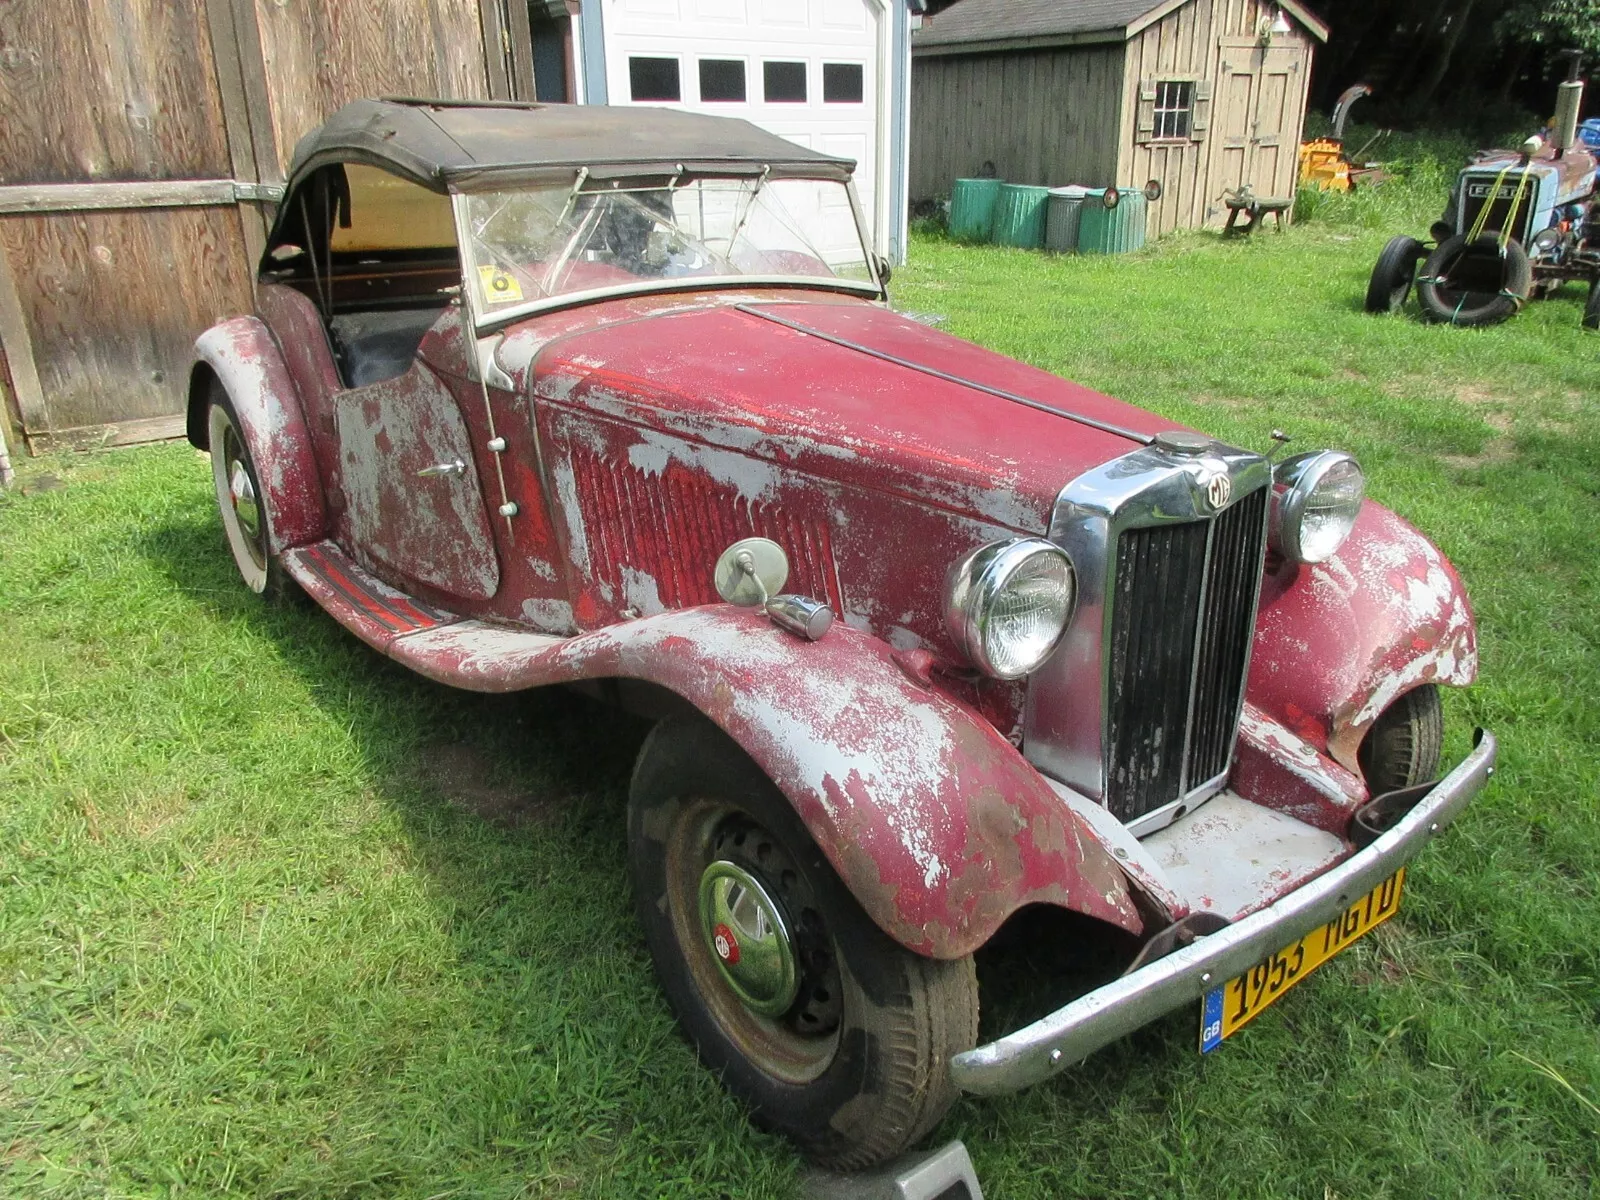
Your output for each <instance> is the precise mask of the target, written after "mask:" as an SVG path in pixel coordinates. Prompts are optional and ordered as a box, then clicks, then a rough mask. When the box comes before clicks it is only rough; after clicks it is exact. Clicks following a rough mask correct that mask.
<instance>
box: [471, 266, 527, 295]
mask: <svg viewBox="0 0 1600 1200" xmlns="http://www.w3.org/2000/svg"><path fill="white" fill-rule="evenodd" d="M478 278H479V279H480V280H481V281H482V282H483V295H484V299H486V300H487V301H488V302H489V303H490V304H509V303H511V302H512V301H513V300H521V299H522V285H521V284H520V283H518V282H517V280H516V277H515V276H512V275H507V274H506V273H505V272H504V271H502V270H501V269H500V268H499V267H479V268H478Z"/></svg>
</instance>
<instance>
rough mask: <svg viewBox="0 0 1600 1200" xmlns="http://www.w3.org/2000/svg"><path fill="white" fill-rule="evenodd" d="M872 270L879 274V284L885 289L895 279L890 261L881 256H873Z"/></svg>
mask: <svg viewBox="0 0 1600 1200" xmlns="http://www.w3.org/2000/svg"><path fill="white" fill-rule="evenodd" d="M872 269H873V270H875V271H876V272H877V273H878V282H879V283H881V284H883V286H884V287H888V286H889V280H891V279H892V278H894V268H893V267H891V266H890V265H889V260H888V259H887V258H885V257H884V256H883V255H881V254H874V255H873V256H872Z"/></svg>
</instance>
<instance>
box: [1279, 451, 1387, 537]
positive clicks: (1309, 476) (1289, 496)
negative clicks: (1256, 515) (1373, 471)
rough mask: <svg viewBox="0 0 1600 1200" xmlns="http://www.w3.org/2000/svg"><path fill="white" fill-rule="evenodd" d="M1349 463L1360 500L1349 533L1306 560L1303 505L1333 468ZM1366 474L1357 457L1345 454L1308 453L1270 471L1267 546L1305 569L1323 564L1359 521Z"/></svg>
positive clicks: (1280, 464)
mask: <svg viewBox="0 0 1600 1200" xmlns="http://www.w3.org/2000/svg"><path fill="white" fill-rule="evenodd" d="M1346 462H1347V463H1349V464H1350V465H1351V466H1353V467H1354V468H1355V469H1356V473H1357V474H1358V475H1359V476H1360V478H1361V498H1360V500H1359V501H1358V502H1357V504H1356V515H1355V517H1353V518H1352V519H1351V521H1350V529H1347V530H1345V533H1344V536H1343V537H1341V538H1340V539H1339V541H1338V542H1337V543H1336V544H1335V545H1334V547H1333V549H1331V550H1329V551H1328V553H1327V554H1324V555H1322V556H1320V557H1317V558H1308V557H1306V554H1305V548H1304V546H1303V544H1302V541H1301V535H1302V534H1303V532H1304V522H1305V515H1306V505H1307V504H1308V503H1310V500H1311V497H1312V496H1313V495H1314V494H1315V492H1316V490H1317V487H1318V485H1319V484H1321V483H1322V481H1323V479H1325V478H1326V477H1327V475H1328V472H1329V471H1331V470H1332V469H1333V468H1334V467H1335V466H1338V465H1339V464H1341V463H1346ZM1366 484H1367V473H1366V471H1365V470H1364V469H1363V468H1362V466H1361V463H1360V462H1359V461H1357V459H1356V456H1355V455H1353V454H1351V453H1349V452H1348V451H1345V450H1307V451H1305V452H1303V453H1300V454H1296V455H1292V456H1291V457H1289V458H1286V459H1284V460H1283V461H1282V462H1280V463H1278V464H1277V465H1276V466H1275V467H1273V469H1272V519H1271V524H1270V527H1269V529H1268V544H1269V546H1270V547H1271V548H1272V549H1273V550H1274V551H1276V552H1277V553H1279V554H1281V555H1283V557H1284V558H1286V559H1288V560H1289V561H1290V562H1293V563H1299V564H1302V565H1306V566H1314V565H1315V564H1317V563H1321V562H1326V561H1327V560H1328V559H1330V558H1332V557H1333V556H1334V555H1335V554H1337V553H1339V550H1340V549H1341V548H1342V547H1343V546H1344V543H1345V542H1346V541H1347V540H1348V539H1349V537H1350V533H1351V531H1352V530H1353V529H1354V528H1355V522H1356V521H1357V520H1359V519H1360V515H1361V506H1362V505H1363V504H1365V503H1366Z"/></svg>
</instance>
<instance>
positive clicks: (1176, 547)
mask: <svg viewBox="0 0 1600 1200" xmlns="http://www.w3.org/2000/svg"><path fill="white" fill-rule="evenodd" d="M1266 503H1267V489H1265V488H1260V489H1257V490H1256V491H1254V492H1252V493H1250V494H1249V495H1247V496H1245V497H1243V498H1242V499H1240V500H1238V501H1236V502H1235V503H1234V504H1233V505H1232V506H1231V507H1229V508H1227V509H1225V510H1224V511H1223V512H1222V513H1221V514H1220V515H1219V516H1217V517H1216V518H1214V519H1212V520H1196V521H1184V522H1180V523H1173V524H1163V525H1155V526H1151V527H1147V528H1137V529H1127V530H1124V531H1123V532H1122V533H1121V535H1120V536H1119V537H1118V538H1117V545H1116V554H1115V565H1114V567H1113V568H1112V570H1113V576H1112V578H1111V579H1110V580H1108V586H1107V595H1108V599H1109V600H1110V608H1111V624H1110V628H1109V630H1108V642H1107V651H1108V653H1107V695H1106V741H1105V748H1106V788H1105V797H1104V799H1105V804H1106V807H1107V808H1108V809H1109V810H1110V811H1111V812H1112V813H1113V814H1114V815H1116V816H1117V817H1118V818H1119V819H1121V820H1123V821H1131V820H1133V819H1135V818H1137V817H1141V816H1143V815H1144V814H1145V813H1148V812H1151V811H1152V810H1154V809H1157V808H1160V807H1161V806H1162V805H1164V804H1168V803H1170V802H1172V801H1174V800H1176V799H1178V798H1179V797H1181V796H1184V795H1186V794H1187V793H1188V792H1190V791H1192V790H1193V789H1195V788H1197V787H1200V786H1201V785H1203V784H1205V783H1207V782H1209V781H1210V780H1212V779H1214V778H1216V777H1217V776H1218V775H1220V774H1222V773H1223V772H1224V771H1225V770H1226V769H1227V767H1228V760H1229V757H1230V755H1231V754H1232V750H1233V738H1234V729H1235V725H1236V723H1237V721H1238V715H1239V702H1240V699H1241V697H1242V695H1243V690H1244V677H1245V669H1246V667H1247V665H1248V663H1249V651H1250V636H1251V630H1252V625H1253V617H1254V614H1255V602H1256V593H1257V590H1258V589H1259V587H1260V584H1261V567H1262V555H1263V553H1264V550H1265V547H1264V537H1265V525H1264V521H1265V516H1266V513H1265V505H1266Z"/></svg>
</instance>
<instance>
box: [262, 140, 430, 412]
mask: <svg viewBox="0 0 1600 1200" xmlns="http://www.w3.org/2000/svg"><path fill="white" fill-rule="evenodd" d="M261 278H262V281H263V282H267V283H280V284H286V285H288V286H289V287H293V288H295V289H296V290H298V291H300V292H302V293H304V294H305V295H306V296H308V297H310V298H311V300H312V301H313V302H314V303H315V304H316V306H317V311H318V312H319V313H321V314H322V320H323V325H324V326H325V327H326V329H327V332H328V344H329V346H330V347H331V349H332V351H333V359H334V362H335V363H336V364H337V365H338V368H339V373H340V375H341V377H342V378H343V380H344V383H345V386H346V387H351V388H358V387H366V386H367V385H368V384H373V383H380V382H382V381H383V380H385V379H393V378H394V377H395V376H397V375H402V374H404V373H405V372H406V371H407V370H408V369H409V368H410V366H411V362H412V360H413V359H414V358H415V357H416V353H417V347H418V346H419V345H420V344H421V342H422V338H423V336H424V335H425V334H426V333H427V332H428V330H429V329H431V328H432V327H433V325H434V324H435V323H436V322H437V321H438V319H439V317H440V315H441V314H442V313H443V312H444V310H445V308H446V307H448V306H449V304H450V303H451V301H452V299H453V297H454V296H455V294H456V293H457V291H458V290H459V288H460V284H461V256H460V253H459V251H458V249H457V246H456V233H455V223H454V221H453V220H452V218H451V212H450V198H449V197H448V196H443V195H440V194H439V193H437V192H433V191H429V190H428V189H427V188H424V187H422V186H420V185H418V184H415V183H412V182H410V181H409V180H405V179H401V178H399V177H398V176H395V175H391V174H389V173H388V172H387V171H383V170H380V169H378V168H376V167H369V166H365V165H363V164H360V163H334V164H332V165H330V166H326V167H323V168H321V169H320V170H318V171H316V172H315V173H314V174H312V175H311V176H310V177H308V178H307V179H306V180H305V181H304V182H303V183H302V184H301V185H300V186H299V187H298V188H297V189H295V191H294V193H293V194H291V195H290V196H288V197H286V199H285V211H284V213H283V215H282V217H281V218H280V220H279V222H278V225H277V227H276V229H275V230H274V234H273V238H272V241H271V242H270V243H269V244H268V246H267V252H266V256H265V258H264V259H263V261H262V272H261Z"/></svg>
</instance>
